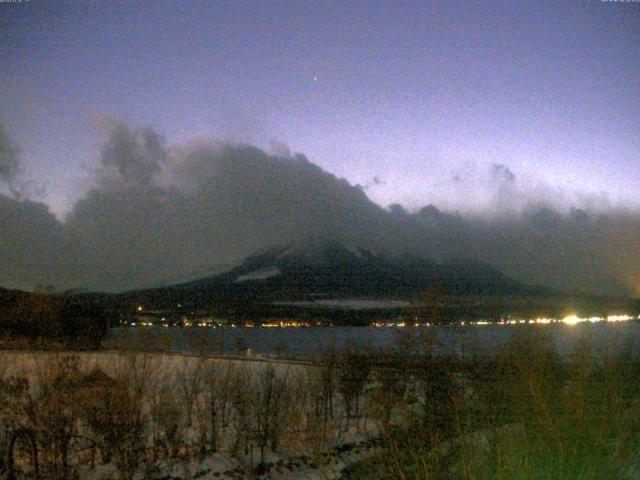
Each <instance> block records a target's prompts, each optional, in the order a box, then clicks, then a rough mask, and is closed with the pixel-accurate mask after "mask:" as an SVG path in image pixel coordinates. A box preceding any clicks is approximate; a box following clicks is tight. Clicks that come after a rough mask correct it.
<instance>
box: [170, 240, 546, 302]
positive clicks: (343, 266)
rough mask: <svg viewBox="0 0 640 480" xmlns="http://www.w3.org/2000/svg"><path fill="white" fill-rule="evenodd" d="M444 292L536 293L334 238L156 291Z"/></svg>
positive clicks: (270, 252) (488, 273) (269, 296)
mask: <svg viewBox="0 0 640 480" xmlns="http://www.w3.org/2000/svg"><path fill="white" fill-rule="evenodd" d="M426 289H429V290H432V291H433V290H435V291H437V292H438V293H440V294H443V295H497V294H500V295H513V294H524V293H532V292H534V291H540V289H539V288H536V287H531V286H529V285H525V284H522V283H520V282H517V281H516V280H513V279H512V278H509V277H507V276H506V275H504V274H502V273H501V272H499V271H498V270H496V269H494V268H492V267H490V266H488V265H483V264H480V263H476V262H471V261H464V260H457V261H451V262H447V263H436V262H435V261H433V260H432V259H429V258H425V257H419V256H414V255H391V254H388V253H385V252H381V251H379V252H376V251H372V250H369V249H365V248H362V247H359V246H356V245H349V244H346V243H341V242H338V241H336V240H333V239H317V238H315V239H311V240H306V241H302V242H294V243H290V244H286V245H282V246H278V247H274V248H270V249H267V250H263V251H259V252H257V253H255V254H253V255H250V256H249V257H247V258H246V259H245V260H244V261H243V262H242V263H241V264H240V265H238V266H237V267H235V268H233V269H232V270H230V271H228V272H226V273H223V274H220V275H215V276H212V277H207V278H203V279H200V280H196V281H191V282H188V283H182V284H179V285H174V286H171V287H168V288H164V289H160V290H162V292H163V294H166V295H169V296H175V295H178V296H181V297H188V295H189V293H190V292H191V293H192V294H193V295H195V296H198V297H207V296H213V297H220V296H232V295H235V296H238V297H250V298H253V299H260V301H263V302H264V301H287V300H292V301H293V300H304V299H309V298H369V299H372V298H377V299H379V298H386V299H413V298H415V296H416V295H418V294H419V293H420V292H422V291H424V290H426Z"/></svg>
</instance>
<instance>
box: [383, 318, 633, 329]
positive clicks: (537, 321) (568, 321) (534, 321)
mask: <svg viewBox="0 0 640 480" xmlns="http://www.w3.org/2000/svg"><path fill="white" fill-rule="evenodd" d="M630 320H640V315H638V316H637V317H635V316H633V315H608V316H606V317H578V316H577V315H569V316H566V317H563V318H550V317H541V318H530V319H524V318H501V319H500V320H497V321H490V320H467V321H460V322H458V323H457V324H458V325H461V326H465V325H547V324H550V323H561V324H564V325H577V324H578V323H598V322H628V321H630ZM407 325H413V326H416V327H422V326H425V327H430V326H431V325H432V323H429V322H425V323H415V324H410V323H406V322H402V321H400V322H374V323H372V324H371V326H372V327H406V326H407Z"/></svg>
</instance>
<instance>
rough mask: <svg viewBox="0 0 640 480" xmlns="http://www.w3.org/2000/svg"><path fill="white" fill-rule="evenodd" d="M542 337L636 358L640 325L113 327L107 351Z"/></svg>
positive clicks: (481, 345)
mask: <svg viewBox="0 0 640 480" xmlns="http://www.w3.org/2000/svg"><path fill="white" fill-rule="evenodd" d="M540 336H542V337H545V338H547V339H548V340H549V341H550V342H551V343H553V345H554V346H555V347H556V349H557V350H558V352H559V353H560V354H561V355H563V356H564V355H569V354H571V352H572V351H573V350H574V348H575V347H576V345H578V344H580V343H582V342H588V344H589V345H591V346H592V347H593V348H594V350H595V351H596V353H607V352H611V353H615V352H620V351H621V350H622V349H624V348H631V349H634V350H636V351H637V352H639V353H640V321H638V320H631V321H627V322H615V323H613V322H599V323H588V322H587V323H581V324H578V325H565V324H551V325H529V324H524V325H495V324H492V325H475V326H457V325H456V326H454V325H451V326H438V327H425V326H422V327H326V328H323V327H301V328H241V327H238V328H227V327H225V328H210V327H184V328H162V327H133V328H131V327H130V328H114V329H112V330H111V331H110V332H109V336H108V337H107V339H106V340H105V342H104V343H105V347H106V348H112V347H119V346H121V347H131V348H140V347H149V348H160V349H162V350H166V351H170V352H184V353H198V352H208V353H220V354H246V353H247V351H248V350H250V353H251V354H261V355H311V354H318V353H322V352H324V351H332V350H336V351H344V350H347V349H355V350H359V351H372V350H373V351H377V352H381V351H393V350H396V349H399V348H411V349H412V350H414V351H424V350H425V348H426V346H429V347H428V348H431V349H432V351H435V352H437V353H457V354H464V355H472V354H474V353H478V354H486V355H491V354H494V353H495V352H497V351H498V350H499V349H500V348H501V347H502V346H503V345H505V344H506V343H507V342H509V341H510V340H513V339H516V338H524V339H533V338H536V337H540Z"/></svg>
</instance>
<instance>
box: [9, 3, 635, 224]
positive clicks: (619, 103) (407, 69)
mask: <svg viewBox="0 0 640 480" xmlns="http://www.w3.org/2000/svg"><path fill="white" fill-rule="evenodd" d="M0 66H1V68H0V118H1V119H2V121H3V122H4V123H5V126H6V130H7V131H8V133H9V135H10V137H11V138H12V139H13V140H14V141H15V143H16V144H18V145H19V147H20V150H21V161H22V164H23V175H24V177H25V178H29V179H31V180H32V182H33V183H32V184H31V188H30V191H31V193H30V195H32V196H33V197H34V198H37V199H39V200H42V201H44V202H45V203H47V204H48V205H49V206H50V208H51V209H52V211H54V212H55V213H56V214H57V215H58V216H59V217H60V218H62V217H63V215H64V214H65V213H66V212H67V211H69V210H70V208H71V206H72V205H73V204H74V202H76V201H77V199H78V198H80V197H81V196H82V195H83V194H84V193H85V191H86V190H87V189H88V188H89V186H90V184H91V181H90V179H91V178H92V175H93V171H94V170H95V168H96V164H97V158H98V156H99V152H100V145H101V144H102V143H103V142H104V132H103V130H104V127H103V125H104V123H105V119H113V118H117V119H123V120H125V121H127V122H129V123H130V124H132V125H134V126H136V127H144V126H148V125H149V126H152V127H153V128H154V129H155V130H156V131H158V132H160V133H162V134H163V135H164V136H165V137H166V139H167V142H168V143H169V144H174V143H176V142H177V143H180V142H183V141H187V140H189V139H191V138H192V137H194V136H201V135H206V136H213V137H216V138H219V139H222V140H231V141H240V142H247V143H251V144H255V145H257V146H260V147H264V148H269V145H270V144H274V143H276V144H278V143H283V144H285V145H287V146H288V147H289V148H290V149H291V151H292V152H302V153H304V154H305V155H306V156H307V157H308V158H309V159H310V160H311V161H312V162H314V163H316V164H318V165H320V166H321V167H322V168H324V169H325V170H327V171H329V172H331V173H333V174H335V175H337V176H338V177H344V178H346V179H347V180H348V181H349V182H351V183H352V184H356V183H357V184H361V185H363V186H364V187H365V188H366V193H367V195H368V196H369V197H370V198H371V199H372V200H374V201H375V202H377V203H379V204H380V205H383V206H386V205H388V204H389V203H392V202H398V203H402V204H403V205H405V206H406V207H407V208H409V209H412V208H417V207H420V206H423V205H426V204H428V203H434V204H436V205H438V206H439V207H441V208H445V209H459V210H461V211H472V212H483V211H485V210H490V209H492V208H494V207H495V205H494V204H493V203H494V202H493V200H494V199H495V195H494V192H493V191H492V185H491V176H490V175H487V174H486V172H487V171H488V169H489V167H490V166H491V165H493V164H501V165H503V166H505V167H506V168H507V169H508V170H505V171H506V172H507V174H510V173H512V174H513V175H515V179H517V182H518V184H519V186H520V188H521V189H522V191H523V192H526V193H527V194H531V195H542V196H547V197H549V198H552V199H555V200H554V201H557V202H558V203H560V204H562V202H572V203H575V202H587V203H588V202H592V203H593V202H594V201H595V202H601V201H603V202H605V203H606V204H607V205H615V206H620V205H626V206H630V207H636V206H637V205H638V204H640V189H638V188H637V186H638V184H640V164H639V162H640V128H638V127H639V125H640V4H637V3H620V2H599V1H591V2H590V1H586V2H552V3H546V2H526V3H524V2H478V3H475V2H433V3H431V2H384V3H379V2H357V3H356V2H315V1H306V2H244V1H237V2H235V1H234V2H222V1H219V2H184V1H180V2H161V1H156V0H154V1H136V2H77V1H75V2H42V1H39V0H32V1H28V2H27V1H23V2H21V3H3V4H0ZM494 173H495V172H494ZM0 188H1V187H0Z"/></svg>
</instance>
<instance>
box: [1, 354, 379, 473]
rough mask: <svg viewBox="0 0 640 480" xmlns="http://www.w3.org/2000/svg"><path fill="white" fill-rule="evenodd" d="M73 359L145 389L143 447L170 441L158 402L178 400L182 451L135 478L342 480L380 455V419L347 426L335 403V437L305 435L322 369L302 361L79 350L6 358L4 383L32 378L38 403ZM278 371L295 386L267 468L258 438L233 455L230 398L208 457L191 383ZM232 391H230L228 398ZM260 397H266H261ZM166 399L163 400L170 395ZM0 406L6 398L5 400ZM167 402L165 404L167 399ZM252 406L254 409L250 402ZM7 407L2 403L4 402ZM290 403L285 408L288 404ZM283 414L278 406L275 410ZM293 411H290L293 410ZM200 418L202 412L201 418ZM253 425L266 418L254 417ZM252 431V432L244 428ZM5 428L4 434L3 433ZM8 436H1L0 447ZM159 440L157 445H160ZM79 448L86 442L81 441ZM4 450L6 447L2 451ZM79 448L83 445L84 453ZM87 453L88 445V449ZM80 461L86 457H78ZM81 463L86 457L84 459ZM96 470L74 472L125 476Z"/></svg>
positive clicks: (149, 464)
mask: <svg viewBox="0 0 640 480" xmlns="http://www.w3.org/2000/svg"><path fill="white" fill-rule="evenodd" d="M68 355H72V356H74V357H76V358H77V365H78V366H79V368H80V369H81V370H82V371H83V372H85V373H89V372H92V371H96V369H99V370H100V371H102V372H104V373H106V374H107V375H109V376H111V377H113V378H118V379H126V381H127V382H128V383H129V387H130V388H131V389H133V390H140V391H143V397H144V403H145V406H144V409H143V410H144V411H143V417H144V419H145V423H146V424H145V432H146V433H145V438H146V440H145V442H146V443H147V451H149V450H150V449H151V448H152V437H153V438H156V437H157V438H162V439H163V440H164V441H167V440H166V438H167V434H166V431H161V430H162V429H161V428H160V427H158V426H157V425H156V424H157V423H158V420H157V419H155V418H154V413H153V412H154V408H156V407H157V405H156V407H154V404H158V403H161V401H159V400H158V398H160V397H158V395H160V394H162V395H165V396H166V395H168V397H166V398H170V399H171V401H173V402H179V410H180V419H179V421H177V423H176V425H180V432H181V433H180V435H179V437H180V440H179V441H177V443H178V444H179V451H177V454H175V455H165V456H164V457H165V458H156V459H155V460H152V458H151V457H150V454H147V456H149V457H150V458H148V459H147V460H141V461H140V464H139V465H138V466H137V468H136V474H135V477H134V478H136V479H139V480H142V479H143V478H145V479H146V478H149V479H158V480H159V479H164V480H168V479H196V478H198V479H202V480H207V479H214V478H215V479H230V478H273V479H294V478H309V479H316V478H317V479H333V478H340V475H341V472H342V470H344V469H345V468H346V467H348V466H350V465H352V464H353V463H355V462H358V461H360V460H362V459H365V458H367V457H368V456H370V455H372V454H374V453H375V452H376V451H377V444H376V441H375V438H376V435H377V428H376V424H375V422H374V421H372V420H371V419H367V418H366V416H362V414H361V415H360V418H358V419H357V420H356V421H355V422H354V421H349V420H348V419H347V420H346V421H345V416H344V411H343V407H342V405H341V404H340V402H339V401H338V399H337V397H336V413H335V418H333V419H331V420H330V421H329V423H328V424H327V426H328V427H329V428H330V430H331V431H330V432H328V433H327V432H325V434H324V437H323V438H322V440H318V439H317V438H314V439H313V440H310V438H311V437H310V434H309V432H307V431H305V428H306V427H305V424H306V423H307V422H308V415H309V412H310V411H311V409H312V408H313V405H311V404H310V403H309V402H310V398H311V397H312V396H313V395H312V393H313V392H312V391H310V389H312V388H313V385H314V383H313V381H314V380H313V379H312V378H311V377H314V375H316V373H317V372H316V370H317V367H315V366H311V365H308V364H304V363H302V362H286V361H276V360H270V359H267V358H257V359H256V358H253V359H239V358H236V359H226V358H214V357H202V356H194V355H181V354H154V353H131V352H129V353H127V352H117V351H110V352H80V353H73V354H70V353H68V352H65V353H59V352H56V353H53V352H24V351H11V352H0V379H1V378H4V379H9V378H26V379H27V380H28V381H29V390H30V392H31V396H32V398H34V399H37V398H38V395H40V393H41V386H42V385H43V384H46V383H47V382H49V381H50V380H51V378H52V375H54V374H55V371H54V370H55V368H54V366H55V365H56V364H57V362H58V361H59V360H60V359H61V358H62V357H64V356H68ZM268 369H273V370H274V371H275V372H276V375H277V376H278V378H283V379H286V381H287V382H288V383H289V384H290V385H291V388H292V389H293V390H292V393H291V394H290V395H289V397H290V398H289V399H288V400H287V402H288V403H287V404H286V405H285V406H284V407H283V408H284V409H285V410H287V412H284V413H282V415H281V416H278V417H277V418H276V419H275V420H276V421H277V422H282V423H283V425H284V424H285V423H286V427H283V428H286V429H287V431H284V430H283V431H282V432H281V434H280V437H279V447H278V448H277V450H276V451H272V450H270V449H269V448H267V449H266V452H265V454H264V462H262V464H261V466H260V467H259V468H258V465H259V464H260V463H261V462H260V459H261V458H260V456H259V450H258V449H257V448H256V446H255V440H251V441H250V442H249V445H251V447H250V448H248V447H247V445H245V446H244V447H243V448H244V450H242V451H241V452H240V453H238V452H237V451H236V452H235V453H233V450H234V448H233V444H234V442H235V441H237V437H238V435H240V430H241V428H242V425H244V424H242V423H239V422H240V421H241V419H240V418H239V417H238V415H237V414H234V413H233V412H232V410H233V408H234V406H233V402H234V400H231V399H230V400H229V406H228V408H229V412H230V413H229V418H230V420H229V426H228V427H227V430H226V431H224V432H218V433H217V436H218V439H217V441H218V449H217V452H216V453H212V452H211V451H209V452H207V451H202V450H201V449H200V448H199V447H198V446H197V444H198V441H199V439H201V438H202V435H203V432H206V428H205V427H204V426H203V425H204V424H203V420H202V417H201V415H200V414H199V413H197V412H199V410H198V409H199V408H204V407H206V401H207V400H206V398H207V397H206V392H205V388H204V387H202V386H200V387H198V388H199V390H198V389H196V387H194V386H193V382H195V381H198V380H196V379H197V378H200V380H199V381H202V382H204V381H205V380H204V378H205V375H206V372H210V371H219V372H230V371H233V372H240V375H241V377H238V378H242V381H243V382H245V383H250V384H251V385H253V386H256V385H258V386H259V385H261V383H260V382H264V378H266V377H265V376H264V373H265V372H266V371H267V370H268ZM189 388H191V389H192V392H191V396H192V397H193V398H192V399H191V401H192V403H193V405H191V406H190V407H189V408H192V409H193V419H190V420H189V422H188V423H187V421H186V420H185V415H186V414H185V411H184V410H185V409H186V408H187V407H185V403H184V402H185V395H187V394H188V393H189V392H188V389H189ZM227 393H228V392H227ZM255 397H256V398H257V397H259V398H263V397H260V395H259V394H256V396H255ZM162 398H165V397H164V396H163V397H162ZM0 400H1V399H0ZM163 401H166V400H163ZM247 401H248V402H249V403H250V404H251V405H253V406H252V407H251V408H253V409H259V408H260V400H256V399H255V398H254V397H253V395H252V392H249V397H248V399H247ZM251 402H253V403H251ZM0 403H1V402H0ZM283 405H284V404H283ZM276 408H277V407H276ZM289 410H290V411H289ZM201 413H202V412H201ZM254 416H255V420H253V421H259V420H260V417H259V416H258V415H257V414H255V413H254ZM246 428H248V427H246ZM0 430H2V429H0ZM77 433H78V437H83V436H85V434H84V432H82V428H81V427H78V432H77ZM1 437H2V432H1V431H0V442H1ZM154 441H155V440H154ZM78 444H79V445H80V443H78ZM1 447H2V444H1V443H0V448H1ZM78 448H79V449H80V447H78ZM82 448H86V447H82ZM78 455H80V454H78ZM77 458H80V456H78V457H77ZM100 463H101V462H98V464H97V465H95V466H94V467H90V466H89V465H88V464H87V463H86V462H80V461H79V462H78V463H77V464H76V465H75V466H74V468H75V469H76V470H77V473H78V475H79V479H80V480H107V479H114V480H115V479H118V478H121V477H120V473H119V471H118V468H117V467H116V465H114V464H113V463H106V464H100Z"/></svg>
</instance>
